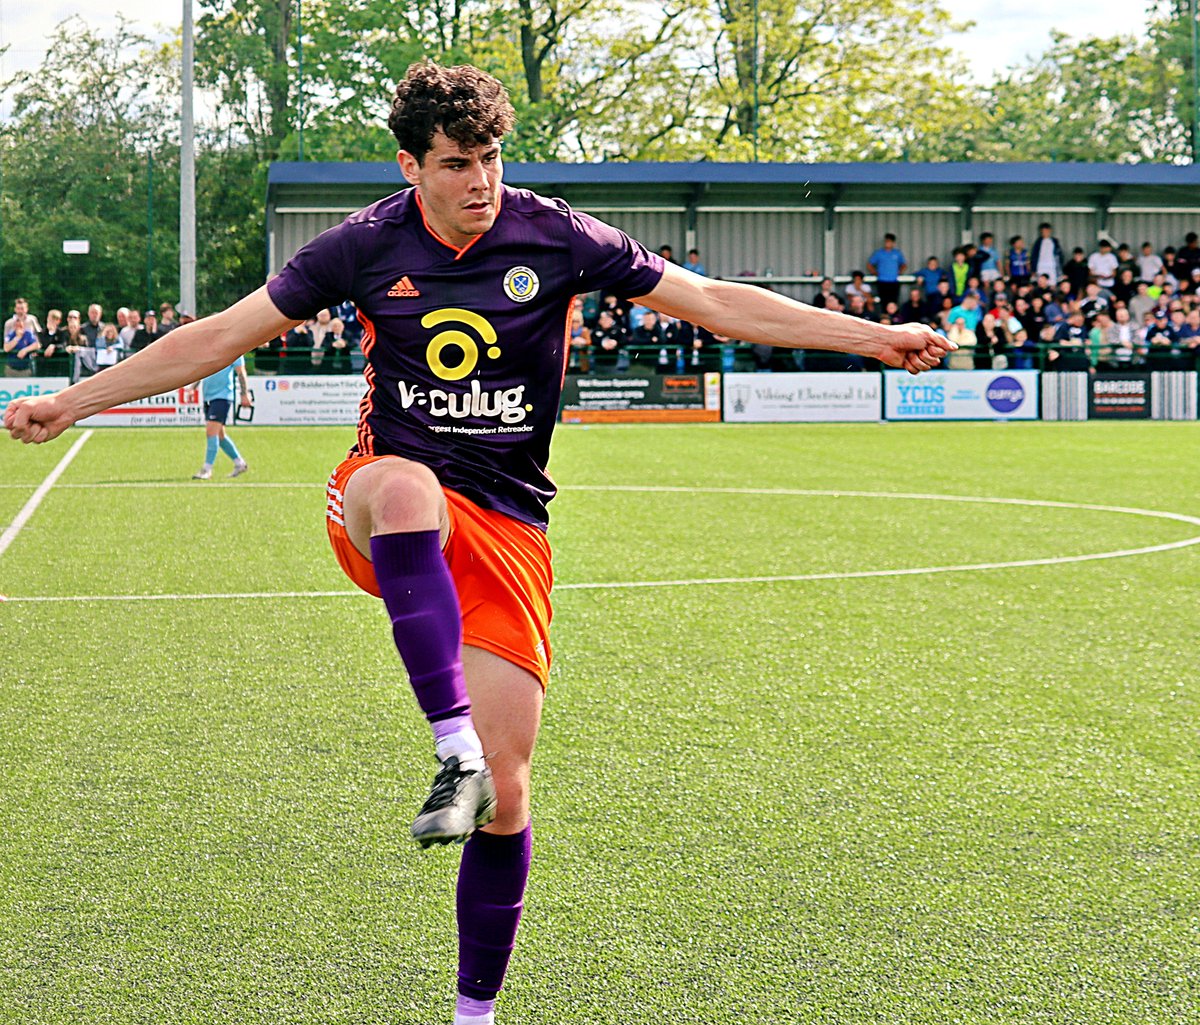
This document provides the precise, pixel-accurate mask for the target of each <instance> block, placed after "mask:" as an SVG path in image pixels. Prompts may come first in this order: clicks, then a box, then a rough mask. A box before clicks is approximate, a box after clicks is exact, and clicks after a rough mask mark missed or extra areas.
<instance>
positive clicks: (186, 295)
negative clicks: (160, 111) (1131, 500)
mask: <svg viewBox="0 0 1200 1025" xmlns="http://www.w3.org/2000/svg"><path fill="white" fill-rule="evenodd" d="M195 63H196V55H195V43H194V40H193V38H192V0H183V105H182V117H181V122H182V124H181V130H180V138H179V306H180V308H181V309H183V310H184V311H185V312H187V313H190V314H191V315H192V316H193V317H195V316H198V312H197V310H196V126H195V123H194V120H193V115H192V79H193V74H194V71H195Z"/></svg>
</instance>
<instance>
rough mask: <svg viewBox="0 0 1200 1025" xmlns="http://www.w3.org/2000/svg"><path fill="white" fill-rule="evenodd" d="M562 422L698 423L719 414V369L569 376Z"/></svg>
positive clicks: (564, 387)
mask: <svg viewBox="0 0 1200 1025" xmlns="http://www.w3.org/2000/svg"><path fill="white" fill-rule="evenodd" d="M562 404H563V410H562V420H563V423H569V424H580V423H654V422H670V423H700V422H706V421H707V422H715V421H718V420H720V419H721V375H720V374H718V373H715V372H713V373H707V374H661V375H660V374H645V375H639V374H612V375H610V376H608V377H599V376H597V377H591V376H587V375H582V376H578V377H576V376H571V377H568V378H567V380H566V382H565V384H564V385H563V397H562Z"/></svg>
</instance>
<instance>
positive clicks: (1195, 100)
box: [1191, 0, 1200, 164]
mask: <svg viewBox="0 0 1200 1025" xmlns="http://www.w3.org/2000/svg"><path fill="white" fill-rule="evenodd" d="M1191 19H1192V163H1193V164H1195V163H1200V43H1198V41H1197V27H1196V0H1192V3H1191Z"/></svg>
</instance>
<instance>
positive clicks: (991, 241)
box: [973, 231, 1000, 287]
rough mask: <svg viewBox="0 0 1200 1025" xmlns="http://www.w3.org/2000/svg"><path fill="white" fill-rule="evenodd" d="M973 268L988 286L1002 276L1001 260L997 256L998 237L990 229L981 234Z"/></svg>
mask: <svg viewBox="0 0 1200 1025" xmlns="http://www.w3.org/2000/svg"><path fill="white" fill-rule="evenodd" d="M973 270H974V271H975V273H976V274H977V275H978V276H979V280H980V281H981V282H982V283H983V285H984V286H985V287H986V286H988V285H990V284H991V283H992V282H993V281H995V280H996V279H997V278H998V277H1000V261H999V259H998V258H997V256H996V238H995V236H994V235H993V234H992V233H991V232H990V231H985V232H984V233H983V234H982V235H980V236H979V249H978V250H977V251H976V253H975V262H974V266H973Z"/></svg>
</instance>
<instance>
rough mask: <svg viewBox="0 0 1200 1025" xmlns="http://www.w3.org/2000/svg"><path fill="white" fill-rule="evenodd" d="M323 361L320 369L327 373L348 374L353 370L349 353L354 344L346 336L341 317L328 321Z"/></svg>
mask: <svg viewBox="0 0 1200 1025" xmlns="http://www.w3.org/2000/svg"><path fill="white" fill-rule="evenodd" d="M324 344H325V361H324V366H323V367H322V370H323V371H324V372H325V373H327V374H349V373H351V372H352V371H353V369H354V368H353V366H352V365H351V362H350V354H351V352H352V351H353V349H354V344H353V343H352V342H351V341H350V339H348V338H347V337H346V324H345V321H343V320H342V318H341V317H334V318H332V319H331V320H330V321H329V331H328V333H327V334H326V335H325V342H324Z"/></svg>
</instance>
